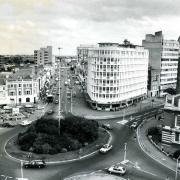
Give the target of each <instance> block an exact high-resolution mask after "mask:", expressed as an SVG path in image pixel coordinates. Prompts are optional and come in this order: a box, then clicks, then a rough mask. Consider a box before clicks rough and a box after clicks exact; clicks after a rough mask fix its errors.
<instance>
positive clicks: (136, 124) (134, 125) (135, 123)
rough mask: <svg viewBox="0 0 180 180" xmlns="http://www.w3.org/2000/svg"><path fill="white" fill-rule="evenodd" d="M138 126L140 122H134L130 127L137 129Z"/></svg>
mask: <svg viewBox="0 0 180 180" xmlns="http://www.w3.org/2000/svg"><path fill="white" fill-rule="evenodd" d="M137 126H138V122H133V123H132V124H131V126H130V127H131V128H137Z"/></svg>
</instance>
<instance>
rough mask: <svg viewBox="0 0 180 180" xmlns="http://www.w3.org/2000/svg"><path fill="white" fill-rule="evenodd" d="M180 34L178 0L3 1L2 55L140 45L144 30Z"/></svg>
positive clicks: (170, 35)
mask: <svg viewBox="0 0 180 180" xmlns="http://www.w3.org/2000/svg"><path fill="white" fill-rule="evenodd" d="M161 30H162V31H163V34H164V38H165V39H174V40H177V39H178V37H179V36H180V32H179V30H180V1H179V0H150V1H149V0H0V54H12V55H13V54H33V52H34V50H35V49H40V47H46V46H47V45H51V46H53V54H54V55H58V54H59V51H58V47H61V48H62V49H61V50H60V54H61V55H76V48H77V46H79V45H80V44H97V43H98V42H117V43H122V42H123V41H124V39H128V40H129V41H130V42H131V43H133V44H138V45H141V44H142V39H144V38H145V34H154V33H155V32H156V31H161Z"/></svg>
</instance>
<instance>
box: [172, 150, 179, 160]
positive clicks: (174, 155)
mask: <svg viewBox="0 0 180 180" xmlns="http://www.w3.org/2000/svg"><path fill="white" fill-rule="evenodd" d="M179 156H180V149H179V150H177V151H175V152H174V154H173V157H174V158H175V159H177V158H178V157H179Z"/></svg>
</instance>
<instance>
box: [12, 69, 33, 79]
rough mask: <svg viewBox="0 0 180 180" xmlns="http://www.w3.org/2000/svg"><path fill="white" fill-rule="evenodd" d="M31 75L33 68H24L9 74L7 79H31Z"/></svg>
mask: <svg viewBox="0 0 180 180" xmlns="http://www.w3.org/2000/svg"><path fill="white" fill-rule="evenodd" d="M33 75H34V73H33V68H24V69H20V70H19V71H17V72H16V73H14V74H12V75H10V76H9V78H8V80H20V79H21V80H22V79H24V80H27V79H32V78H33Z"/></svg>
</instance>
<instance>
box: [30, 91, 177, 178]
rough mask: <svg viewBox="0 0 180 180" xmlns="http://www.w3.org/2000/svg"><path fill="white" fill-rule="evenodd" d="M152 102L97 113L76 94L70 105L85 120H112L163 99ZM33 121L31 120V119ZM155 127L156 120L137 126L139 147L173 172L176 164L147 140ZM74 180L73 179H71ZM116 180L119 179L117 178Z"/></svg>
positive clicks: (146, 100)
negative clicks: (151, 129) (149, 132)
mask: <svg viewBox="0 0 180 180" xmlns="http://www.w3.org/2000/svg"><path fill="white" fill-rule="evenodd" d="M153 99H154V102H152V98H148V99H145V100H143V101H142V102H140V103H139V104H137V105H136V106H130V107H128V108H127V109H122V110H120V111H116V112H112V111H110V112H106V111H97V110H92V109H91V108H90V107H89V106H88V104H87V103H86V101H85V100H84V97H83V95H82V94H80V93H79V94H77V96H76V97H75V98H74V99H73V105H72V107H73V108H72V114H74V115H77V116H82V117H85V118H87V119H96V120H100V119H112V118H118V117H119V118H120V117H123V116H131V115H133V114H135V113H138V112H143V111H145V110H147V109H150V108H155V107H160V106H162V105H163V103H164V99H162V98H153ZM32 119H33V118H32ZM154 125H157V120H155V119H151V120H149V121H144V122H143V124H141V125H140V126H139V128H138V129H137V139H138V143H139V146H140V147H141V149H142V150H143V151H144V153H146V154H147V155H148V156H149V157H151V158H152V159H154V160H155V161H157V162H158V163H160V164H161V165H163V166H166V167H167V168H169V169H171V170H173V171H175V169H176V162H175V161H174V160H172V159H171V158H170V157H168V156H166V155H165V154H164V153H163V152H161V151H160V150H159V149H157V148H156V147H155V146H154V145H153V144H152V143H151V142H150V141H149V139H148V138H147V136H146V132H147V129H148V128H149V127H151V126H154ZM102 178H103V179H109V180H110V179H112V180H114V178H115V177H112V178H110V176H107V175H103V176H102V174H101V175H99V174H93V175H92V176H88V178H86V179H87V180H91V179H97V180H100V179H102ZM73 179H74V178H73ZM75 179H85V175H83V178H80V176H78V178H75ZM118 179H120V178H119V177H118ZM68 180H70V179H68Z"/></svg>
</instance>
